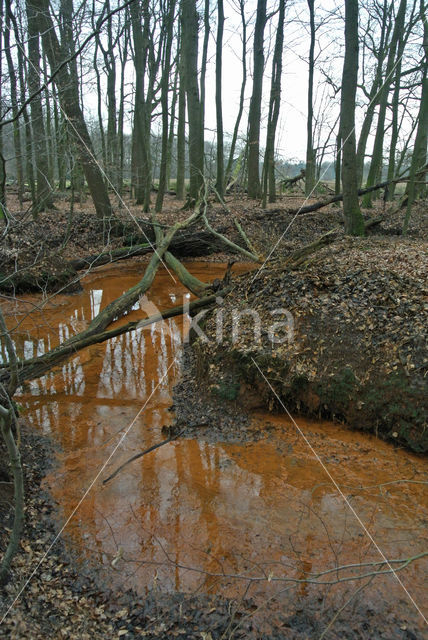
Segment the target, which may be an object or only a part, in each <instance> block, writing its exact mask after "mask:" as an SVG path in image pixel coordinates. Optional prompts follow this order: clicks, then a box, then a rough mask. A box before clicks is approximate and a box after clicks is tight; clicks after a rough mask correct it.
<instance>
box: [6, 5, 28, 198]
mask: <svg viewBox="0 0 428 640" xmlns="http://www.w3.org/2000/svg"><path fill="white" fill-rule="evenodd" d="M5 11H6V18H5V32H4V49H5V54H6V60H7V67H8V72H9V83H10V99H11V102H12V114H13V117H14V118H15V119H14V122H13V146H14V152H15V158H16V181H17V184H18V201H19V206H20V207H22V196H23V194H24V168H23V164H22V146H21V129H20V126H19V119H18V88H17V77H16V71H15V67H14V64H13V61H12V55H11V49H10V20H11V17H10V14H11V6H10V0H6V5H5Z"/></svg>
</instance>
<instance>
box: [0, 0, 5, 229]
mask: <svg viewBox="0 0 428 640" xmlns="http://www.w3.org/2000/svg"><path fill="white" fill-rule="evenodd" d="M3 17H4V13H3V0H0V51H2V52H3ZM2 78H3V59H2V58H1V56H0V105H1V106H2V105H3V83H2V82H1V80H2ZM5 208H6V163H5V160H4V156H3V127H2V128H1V131H0V219H2V218H3V217H4V215H5V213H4V210H3V209H5Z"/></svg>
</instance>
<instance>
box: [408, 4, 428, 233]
mask: <svg viewBox="0 0 428 640" xmlns="http://www.w3.org/2000/svg"><path fill="white" fill-rule="evenodd" d="M420 7H421V8H420V14H421V19H422V21H423V25H424V41H423V50H424V60H423V64H422V92H421V102H420V105H419V114H418V128H417V131H416V138H415V145H414V148H413V154H412V161H411V165H410V176H409V183H408V185H407V189H406V193H407V208H406V215H405V219H404V224H403V235H406V234H407V231H408V228H409V222H410V214H411V207H412V204H413V202H414V201H415V198H416V197H417V196H418V195H419V194H420V193H423V191H425V190H426V187H425V185H423V186H421V187H418V186H417V185H416V183H415V182H416V174H417V172H418V171H420V169H422V168H423V167H425V166H426V163H427V132H428V18H427V16H426V14H425V11H424V1H423V0H421V4H420ZM423 178H425V174H423V175H422V176H421V177H420V178H419V180H421V181H422V179H423Z"/></svg>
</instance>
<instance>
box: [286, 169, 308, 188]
mask: <svg viewBox="0 0 428 640" xmlns="http://www.w3.org/2000/svg"><path fill="white" fill-rule="evenodd" d="M305 176H306V172H305V170H304V169H300V173H299V174H298V175H297V176H294V178H285V179H284V180H281V187H282V188H283V189H289V188H290V187H292V186H293V185H294V184H297V183H298V182H299V181H300V180H304V178H305Z"/></svg>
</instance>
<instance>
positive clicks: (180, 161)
mask: <svg viewBox="0 0 428 640" xmlns="http://www.w3.org/2000/svg"><path fill="white" fill-rule="evenodd" d="M181 47H183V40H181ZM183 64H184V62H183V59H182V55H181V54H180V62H179V65H180V77H179V83H180V86H179V89H178V123H177V174H176V182H177V184H176V187H175V191H176V195H177V200H184V179H185V167H186V135H185V134H186V131H185V130H186V89H185V86H184V82H185V80H184V72H183Z"/></svg>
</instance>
